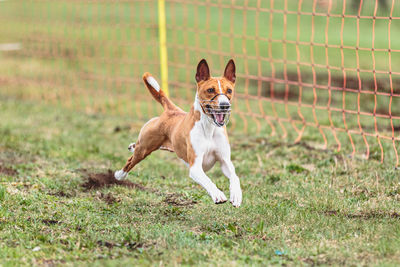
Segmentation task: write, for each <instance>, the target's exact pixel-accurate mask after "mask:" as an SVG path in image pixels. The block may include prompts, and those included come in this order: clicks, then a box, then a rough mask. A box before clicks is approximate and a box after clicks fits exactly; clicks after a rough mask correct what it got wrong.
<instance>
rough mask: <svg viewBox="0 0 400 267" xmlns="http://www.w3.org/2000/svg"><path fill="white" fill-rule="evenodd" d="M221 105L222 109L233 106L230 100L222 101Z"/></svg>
mask: <svg viewBox="0 0 400 267" xmlns="http://www.w3.org/2000/svg"><path fill="white" fill-rule="evenodd" d="M219 107H220V109H222V110H226V109H229V108H230V107H231V104H229V103H228V102H222V103H221V104H219Z"/></svg>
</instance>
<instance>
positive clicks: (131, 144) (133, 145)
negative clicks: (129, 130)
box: [128, 143, 136, 153]
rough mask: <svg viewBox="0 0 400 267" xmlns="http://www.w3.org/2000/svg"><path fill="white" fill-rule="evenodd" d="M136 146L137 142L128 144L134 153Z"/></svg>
mask: <svg viewBox="0 0 400 267" xmlns="http://www.w3.org/2000/svg"><path fill="white" fill-rule="evenodd" d="M135 146H136V144H135V143H130V144H129V146H128V150H129V151H130V152H132V153H133V152H135Z"/></svg>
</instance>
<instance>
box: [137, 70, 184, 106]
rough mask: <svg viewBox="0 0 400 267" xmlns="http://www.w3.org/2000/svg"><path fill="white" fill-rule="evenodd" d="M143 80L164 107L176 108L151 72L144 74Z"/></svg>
mask: <svg viewBox="0 0 400 267" xmlns="http://www.w3.org/2000/svg"><path fill="white" fill-rule="evenodd" d="M143 81H144V84H145V85H146V87H147V89H149V91H150V93H151V95H152V96H153V97H154V99H155V100H157V101H158V102H159V103H160V104H161V105H162V106H163V107H164V109H175V108H177V107H176V106H175V105H174V104H173V103H172V102H171V100H169V98H168V97H167V95H166V94H165V93H164V91H163V90H162V89H161V87H160V85H159V84H158V82H157V81H156V79H155V78H154V77H153V75H151V74H150V73H148V72H146V73H145V74H143Z"/></svg>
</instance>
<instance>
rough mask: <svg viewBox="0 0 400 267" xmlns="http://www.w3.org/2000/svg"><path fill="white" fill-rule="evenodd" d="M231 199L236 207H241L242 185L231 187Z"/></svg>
mask: <svg viewBox="0 0 400 267" xmlns="http://www.w3.org/2000/svg"><path fill="white" fill-rule="evenodd" d="M229 200H230V202H231V203H232V205H233V206H234V207H236V208H238V207H240V204H242V190H241V189H240V186H235V187H232V188H231V190H230V199H229Z"/></svg>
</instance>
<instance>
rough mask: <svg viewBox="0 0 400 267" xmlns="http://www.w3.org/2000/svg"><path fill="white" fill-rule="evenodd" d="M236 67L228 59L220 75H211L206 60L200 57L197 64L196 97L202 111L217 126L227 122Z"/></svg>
mask: <svg viewBox="0 0 400 267" xmlns="http://www.w3.org/2000/svg"><path fill="white" fill-rule="evenodd" d="M235 71H236V67H235V62H233V60H232V59H231V60H229V62H228V64H227V65H226V67H225V71H224V75H223V76H222V77H211V75H210V69H209V67H208V64H207V61H206V60H205V59H202V60H201V61H200V62H199V64H198V65H197V72H196V81H197V97H198V100H199V103H200V106H201V108H202V110H203V112H204V113H205V114H206V115H207V116H208V118H210V120H211V121H212V122H213V123H214V124H215V125H217V126H219V127H221V126H224V125H226V124H227V123H228V121H229V115H230V113H231V100H232V97H233V93H234V89H235V80H236V74H235Z"/></svg>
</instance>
